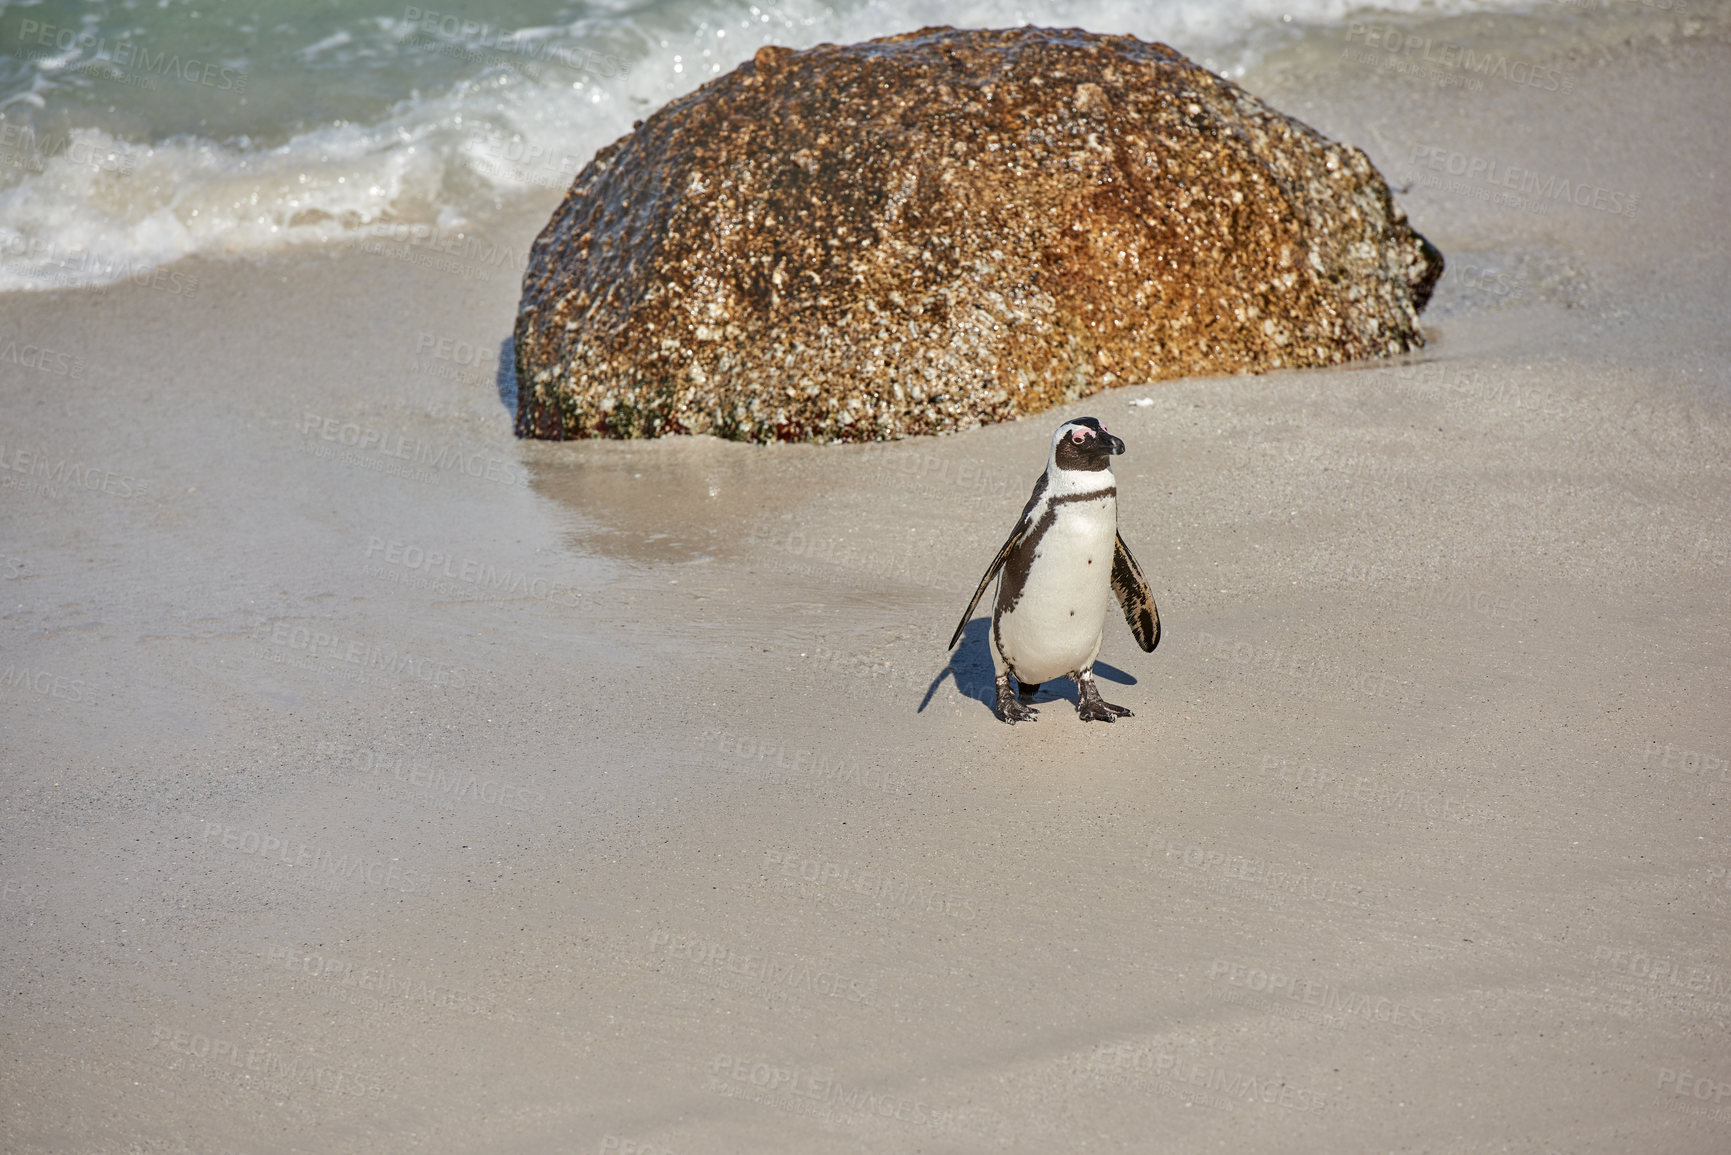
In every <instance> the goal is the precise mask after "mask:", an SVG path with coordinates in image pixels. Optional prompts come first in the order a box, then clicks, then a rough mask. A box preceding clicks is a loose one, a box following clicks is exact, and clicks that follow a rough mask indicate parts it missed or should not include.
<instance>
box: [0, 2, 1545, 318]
mask: <svg viewBox="0 0 1731 1155" xmlns="http://www.w3.org/2000/svg"><path fill="white" fill-rule="evenodd" d="M425 3H426V4H427V5H428V6H426V7H422V6H417V5H404V4H394V3H389V2H387V0H378V2H365V0H363V2H362V3H346V2H343V0H278V2H269V0H249V2H245V3H242V2H238V0H122V2H113V0H88V2H86V0H39V2H36V3H22V4H4V5H0V291H5V290H20V289H49V288H62V287H68V286H75V285H92V284H106V283H113V282H116V281H120V280H124V279H126V278H128V277H133V278H140V277H147V276H148V275H150V273H151V271H152V270H156V269H159V268H161V267H162V266H163V265H165V264H167V263H169V262H171V261H174V260H176V259H178V258H180V257H183V256H187V255H191V254H200V255H205V256H223V255H229V256H246V255H250V254H260V253H266V252H270V251H273V250H279V249H283V248H286V247H290V246H322V245H345V244H353V243H357V242H360V243H366V242H368V241H369V240H376V239H379V238H383V239H387V240H393V241H395V240H413V239H424V238H428V237H441V238H444V237H448V238H453V239H454V240H455V242H456V243H458V244H461V243H466V242H467V241H468V240H470V239H472V238H473V237H475V236H477V235H484V234H485V232H486V228H487V224H488V222H489V221H490V220H496V219H498V218H499V216H500V214H502V213H504V212H506V211H508V209H509V208H510V207H511V206H512V205H513V203H515V204H519V205H520V204H523V203H526V201H525V198H530V197H540V198H541V199H542V200H547V199H550V198H552V197H555V196H556V195H557V194H558V193H559V192H561V191H563V190H564V189H565V188H566V187H568V186H569V184H570V182H571V180H572V178H573V177H574V176H576V174H577V172H578V171H579V170H580V169H581V168H582V166H583V165H584V164H585V163H586V162H587V161H588V159H589V158H590V157H591V156H592V155H593V154H594V152H595V151H596V150H597V149H598V148H600V147H602V146H603V145H606V144H607V143H609V142H610V141H612V140H614V139H616V138H618V137H619V136H621V135H622V134H624V133H626V132H628V131H630V128H631V123H632V121H634V120H637V119H640V118H642V117H644V116H646V115H648V114H649V113H650V112H652V111H653V110H654V109H656V108H658V107H660V106H661V105H662V104H664V103H666V102H667V101H668V100H670V99H672V98H673V97H676V96H679V95H681V94H683V93H685V92H689V91H690V90H692V89H693V88H696V87H697V86H698V85H700V84H702V83H703V82H704V81H706V80H710V79H713V78H714V77H716V76H719V75H721V74H722V73H724V72H726V71H728V70H730V69H732V68H733V67H735V66H736V65H737V64H738V63H740V62H741V61H743V60H746V59H749V58H750V56H751V55H752V53H754V52H755V51H756V50H757V49H758V48H759V47H761V46H762V45H765V44H782V45H790V46H793V47H796V48H797V47H807V46H809V45H813V44H818V43H822V42H824V41H831V42H836V43H848V42H852V41H857V40H865V39H869V38H871V37H874V36H883V35H888V34H891V33H894V32H901V31H907V30H911V29H916V28H920V27H924V26H927V25H933V24H950V25H955V26H957V27H1004V26H1009V25H1015V24H1039V25H1047V26H1080V27H1083V28H1087V29H1089V30H1091V31H1096V32H1110V33H1130V34H1133V35H1136V36H1139V37H1142V38H1143V39H1146V40H1160V41H1164V42H1165V43H1168V44H1171V45H1172V46H1174V47H1175V48H1178V49H1179V50H1180V51H1182V52H1185V53H1186V54H1188V55H1190V56H1191V57H1192V58H1194V59H1196V60H1198V61H1199V62H1201V63H1203V64H1205V65H1207V66H1208V67H1211V68H1213V69H1215V70H1216V71H1218V72H1221V73H1223V74H1225V75H1228V76H1238V75H1242V73H1243V71H1244V70H1245V68H1247V67H1249V66H1250V65H1251V64H1253V63H1254V61H1255V60H1256V59H1257V58H1258V56H1259V55H1260V54H1261V53H1264V52H1266V51H1268V50H1269V49H1270V48H1271V47H1274V46H1276V45H1278V44H1280V43H1282V42H1283V41H1285V40H1287V39H1290V38H1293V37H1299V36H1302V35H1303V34H1304V33H1305V30H1306V29H1308V28H1314V27H1316V26H1318V25H1327V24H1339V23H1343V22H1347V21H1353V20H1374V19H1376V18H1377V17H1378V15H1385V14H1394V13H1401V14H1407V13H1413V12H1430V13H1439V14H1440V13H1444V12H1458V11H1467V10H1473V9H1482V8H1513V7H1520V6H1521V5H1518V4H1515V3H1510V2H1507V0H1441V2H1438V0H1391V2H1390V3H1388V4H1384V5H1382V6H1380V7H1375V8H1372V7H1367V6H1364V5H1360V4H1349V3H1344V2H1341V0H1219V2H1206V0H1082V2H1076V3H1064V2H1061V0H1040V2H1030V3H1017V2H1015V0H1011V2H1010V3H990V2H984V3H979V2H970V0H857V2H853V3H848V2H844V0H836V2H834V3H829V4H825V3H819V2H817V0H793V2H790V3H786V4H781V5H773V6H766V5H761V4H752V3H737V2H733V0H639V2H635V3H630V2H625V0H619V2H615V3H607V2H604V0H591V2H569V0H513V2H510V3H505V2H503V0H465V2H464V3H462V4H461V6H460V7H458V6H457V5H456V4H455V3H454V2H445V0H425ZM444 247H445V248H446V249H447V250H449V248H450V246H449V245H446V246H444Z"/></svg>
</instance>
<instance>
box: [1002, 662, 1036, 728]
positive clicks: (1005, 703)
mask: <svg viewBox="0 0 1731 1155" xmlns="http://www.w3.org/2000/svg"><path fill="white" fill-rule="evenodd" d="M997 713H998V719H999V721H1003V722H1008V723H1010V725H1012V726H1014V725H1015V724H1016V723H1017V722H1027V721H1030V720H1032V719H1033V718H1034V717H1035V716H1036V715H1038V714H1039V711H1038V710H1036V709H1034V708H1033V707H1032V706H1024V705H1023V704H1022V703H1020V702H1018V701H1016V692H1015V691H1014V690H1012V689H1010V676H1009V675H1008V674H999V675H998V708H997Z"/></svg>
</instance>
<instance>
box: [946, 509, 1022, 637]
mask: <svg viewBox="0 0 1731 1155" xmlns="http://www.w3.org/2000/svg"><path fill="white" fill-rule="evenodd" d="M1029 524H1030V522H1029V521H1028V519H1027V518H1025V517H1024V518H1023V519H1022V520H1021V521H1018V522H1017V523H1016V528H1015V529H1013V530H1011V531H1010V540H1008V541H1006V542H1005V543H1004V548H1003V549H1001V550H999V551H998V556H997V557H995V558H993V559H992V564H991V566H990V567H988V568H987V570H986V576H985V577H983V578H981V579H980V585H979V588H978V589H976V590H975V591H974V599H973V600H972V601H970V602H969V603H968V608H967V609H966V610H964V611H963V612H962V620H961V621H960V622H957V623H956V633H955V636H954V637H952V638H951V639H950V649H952V650H953V649H955V648H956V643H957V642H959V641H961V640H962V631H963V630H965V629H967V628H968V619H969V618H971V617H973V616H974V607H975V606H977V605H979V604H980V596H981V595H982V594H984V593H985V592H986V587H987V586H989V585H991V584H992V579H993V578H995V577H997V576H998V571H999V570H1001V569H1003V568H1004V562H1005V560H1006V559H1007V558H1008V557H1009V556H1010V551H1011V550H1013V549H1015V548H1016V545H1017V543H1018V542H1020V541H1021V540H1022V535H1023V534H1025V533H1027V532H1028V526H1029Z"/></svg>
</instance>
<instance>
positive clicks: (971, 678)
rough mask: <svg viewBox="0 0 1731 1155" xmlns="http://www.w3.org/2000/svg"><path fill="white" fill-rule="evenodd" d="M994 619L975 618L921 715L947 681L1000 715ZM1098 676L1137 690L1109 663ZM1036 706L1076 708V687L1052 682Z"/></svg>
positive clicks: (1097, 666)
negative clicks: (1060, 704)
mask: <svg viewBox="0 0 1731 1155" xmlns="http://www.w3.org/2000/svg"><path fill="white" fill-rule="evenodd" d="M991 634H992V619H991V618H990V617H984V618H975V619H974V620H973V621H971V622H969V623H968V628H967V629H965V630H963V631H962V640H961V641H960V642H958V643H956V649H955V652H954V653H953V654H951V655H950V660H949V664H947V665H946V666H944V668H943V669H941V670H939V671H938V672H937V675H936V676H935V677H933V678H932V684H931V685H930V686H927V687H926V696H925V697H924V698H922V699H921V700H920V708H919V709H918V710H916V711H914V712H915V713H917V714H923V713H925V712H926V707H927V706H928V705H930V704H931V700H932V698H933V696H934V695H936V694H937V692H938V687H939V686H941V685H943V684H944V679H945V678H953V679H954V680H955V683H956V689H957V690H958V691H960V692H961V693H962V694H963V695H964V696H966V697H969V698H972V699H974V700H975V701H977V702H980V703H982V704H983V705H984V706H985V707H986V709H988V710H991V711H993V712H994V713H996V711H997V706H998V691H997V683H996V678H997V672H996V670H995V669H994V668H993V666H992V651H991V645H992V641H991ZM1094 676H1095V677H1096V678H1098V679H1100V680H1101V681H1106V682H1116V683H1117V684H1118V685H1120V686H1134V685H1135V684H1136V678H1135V675H1133V674H1128V673H1126V672H1125V671H1123V670H1120V669H1119V668H1118V667H1117V666H1111V665H1107V664H1106V663H1105V662H1099V661H1097V662H1095V663H1094ZM1032 701H1033V703H1034V704H1035V705H1038V704H1039V703H1041V702H1058V701H1067V702H1069V703H1070V704H1071V705H1075V704H1076V683H1074V682H1072V681H1071V680H1070V679H1068V678H1055V679H1053V680H1052V681H1050V682H1042V683H1040V691H1039V693H1037V694H1035V695H1034V697H1033V699H1032Z"/></svg>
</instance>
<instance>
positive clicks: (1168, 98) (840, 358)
mask: <svg viewBox="0 0 1731 1155" xmlns="http://www.w3.org/2000/svg"><path fill="white" fill-rule="evenodd" d="M1442 267H1443V262H1442V257H1441V255H1440V254H1439V253H1437V251H1436V250H1435V249H1434V248H1432V247H1431V246H1430V245H1429V244H1428V243H1427V242H1426V241H1425V240H1424V238H1422V237H1420V236H1419V235H1418V234H1417V233H1415V232H1413V231H1412V229H1410V228H1409V227H1408V226H1407V224H1406V218H1405V214H1404V213H1403V212H1402V211H1401V210H1400V209H1399V207H1398V206H1396V205H1395V204H1394V202H1393V200H1392V199H1391V197H1390V195H1389V190H1388V186H1387V184H1386V183H1385V182H1384V181H1383V179H1382V177H1381V176H1380V175H1379V174H1378V173H1377V172H1376V170H1375V169H1374V168H1373V167H1372V166H1371V164H1370V162H1369V160H1367V159H1366V158H1365V156H1364V154H1363V153H1361V152H1359V151H1358V150H1357V149H1354V148H1349V147H1347V146H1345V145H1341V144H1336V143H1334V142H1332V141H1330V140H1328V139H1326V138H1325V137H1323V136H1321V135H1320V134H1318V133H1316V132H1315V131H1313V130H1312V129H1310V128H1308V127H1306V126H1305V125H1303V124H1300V123H1298V122H1297V121H1294V120H1292V119H1290V118H1288V117H1286V116H1283V115H1281V114H1280V113H1278V112H1276V111H1274V110H1273V109H1271V108H1269V107H1268V106H1266V105H1264V104H1262V103H1261V102H1260V101H1258V100H1257V99H1256V98H1255V97H1253V96H1251V95H1249V94H1248V93H1246V92H1244V91H1243V90H1242V89H1240V88H1238V87H1237V86H1236V85H1234V84H1232V83H1231V82H1230V81H1227V80H1224V79H1222V78H1220V77H1217V76H1215V75H1213V74H1212V73H1210V72H1208V71H1206V70H1205V69H1203V68H1201V67H1199V66H1197V65H1195V64H1192V63H1191V62H1190V61H1188V60H1186V59H1185V58H1184V57H1182V56H1180V55H1179V54H1178V53H1176V52H1174V51H1173V50H1172V49H1170V48H1167V47H1165V46H1164V45H1159V44H1148V43H1144V42H1143V41H1140V40H1137V39H1135V38H1133V37H1127V36H1098V35H1094V34H1093V33H1088V32H1082V31H1078V30H1074V29H1071V30H1064V31H1054V30H1050V29H1037V28H1020V29H1009V30H1002V31H958V30H955V29H949V28H928V29H925V30H922V31H920V32H914V33H908V34H905V35H901V36H895V37H889V38H886V39H883V40H873V41H869V42H867V43H864V44H854V45H848V46H845V47H838V46H836V45H832V44H823V45H818V46H817V47H815V48H811V49H807V50H805V51H801V52H794V51H792V50H790V49H783V48H764V49H760V50H759V51H758V53H757V56H756V58H755V59H754V60H753V61H749V62H747V63H745V64H743V65H741V66H740V67H739V68H737V69H735V70H734V71H733V72H732V73H730V74H728V75H726V76H723V77H721V78H719V79H717V80H714V81H711V82H710V83H708V84H706V85H704V86H703V87H702V88H700V89H698V90H697V91H696V92H693V93H691V94H689V95H687V96H685V97H682V98H681V99H679V100H677V101H674V102H673V103H671V104H669V105H667V106H666V107H665V108H662V109H661V110H660V111H658V112H656V113H655V114H654V115H653V116H651V117H649V119H647V120H645V121H642V122H640V123H639V124H638V125H637V127H636V129H635V131H633V132H632V133H631V135H629V136H626V137H624V138H622V139H620V140H618V141H615V142H614V143H613V144H611V145H609V146H608V147H607V148H605V149H603V150H601V152H599V153H598V154H596V156H595V158H594V159H593V160H592V161H591V162H590V163H589V165H588V166H587V167H586V168H584V170H583V171H582V172H581V173H580V174H579V175H578V177H577V180H576V182H575V183H574V184H573V185H572V187H571V190H570V192H569V193H568V194H567V195H566V197H565V200H564V202H563V203H562V204H561V205H560V206H559V208H558V210H557V211H556V212H555V213H554V215H553V218H552V220H551V221H550V222H549V223H548V225H547V227H546V228H545V229H544V230H542V232H541V235H540V236H539V237H538V238H537V239H536V241H535V244H534V246H533V247H532V249H531V250H530V256H529V268H528V271H527V273H526V274H525V276H524V279H523V296H522V301H521V303H520V305H519V311H518V318H517V327H516V356H517V380H518V382H519V397H518V414H517V424H518V432H519V433H520V434H523V435H525V436H534V437H549V438H569V437H597V436H605V437H653V436H658V435H660V434H664V433H713V434H716V435H718V436H722V437H729V438H736V439H744V440H753V441H768V440H773V439H781V440H831V439H840V440H850V441H858V440H871V439H882V438H894V437H901V436H905V435H908V434H915V433H937V432H943V431H947V430H955V429H962V428H967V427H970V426H973V425H976V424H979V423H981V422H989V421H1001V420H1004V419H1007V418H1011V417H1015V416H1018V415H1021V414H1026V413H1036V412H1038V411H1040V410H1042V409H1045V408H1047V407H1049V406H1051V405H1054V404H1057V403H1060V402H1063V401H1067V400H1071V399H1074V398H1077V397H1081V396H1085V395H1087V394H1090V393H1094V392H1097V391H1099V390H1101V389H1106V388H1110V387H1112V386H1114V385H1122V384H1132V383H1142V382H1146V381H1150V380H1155V379H1158V378H1165V377H1174V376H1183V375H1187V374H1196V373H1221V372H1228V373H1231V372H1245V371H1250V372H1255V371H1260V370H1267V369H1274V368H1281V367H1297V366H1306V365H1322V364H1330V363H1335V362H1340V361H1346V360H1352V359H1357V358H1364V357H1375V356H1381V355H1385V354H1394V353H1400V352H1403V351H1405V350H1407V349H1409V348H1412V347H1414V346H1417V345H1421V344H1423V338H1422V336H1421V335H1420V334H1419V331H1418V325H1417V315H1418V312H1419V310H1420V309H1422V308H1423V307H1424V304H1425V302H1426V300H1427V299H1428V298H1429V295H1430V290H1431V286H1432V285H1433V284H1435V282H1436V279H1437V277H1438V276H1440V275H1441V273H1442Z"/></svg>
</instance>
